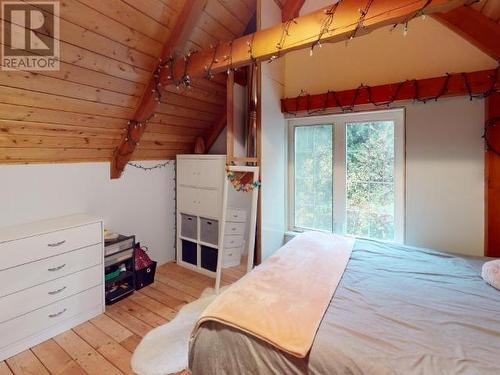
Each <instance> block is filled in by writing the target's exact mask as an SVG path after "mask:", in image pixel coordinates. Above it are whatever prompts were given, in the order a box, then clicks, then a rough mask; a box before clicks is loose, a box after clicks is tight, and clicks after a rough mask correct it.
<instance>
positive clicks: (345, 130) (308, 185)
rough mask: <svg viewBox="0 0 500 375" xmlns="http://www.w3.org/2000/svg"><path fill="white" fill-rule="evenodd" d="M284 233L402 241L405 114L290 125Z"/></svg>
mask: <svg viewBox="0 0 500 375" xmlns="http://www.w3.org/2000/svg"><path fill="white" fill-rule="evenodd" d="M289 135H290V142H289V165H290V168H289V187H290V190H289V198H290V199H289V227H290V229H292V230H307V229H316V230H326V231H334V232H337V233H343V234H348V235H354V236H358V237H366V238H373V239H379V240H386V241H396V242H403V240H404V196H405V192H404V112H403V110H390V111H377V112H366V113H351V114H340V115H331V116H322V117H308V118H304V119H293V120H290V121H289Z"/></svg>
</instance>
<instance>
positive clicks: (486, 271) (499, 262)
mask: <svg viewBox="0 0 500 375" xmlns="http://www.w3.org/2000/svg"><path fill="white" fill-rule="evenodd" d="M481 276H482V277H483V279H484V281H486V282H487V283H488V284H490V285H491V286H492V287H494V288H496V289H498V290H500V259H496V260H490V261H489V262H486V263H484V264H483V269H482V272H481Z"/></svg>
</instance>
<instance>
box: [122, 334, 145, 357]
mask: <svg viewBox="0 0 500 375" xmlns="http://www.w3.org/2000/svg"><path fill="white" fill-rule="evenodd" d="M141 340H142V337H140V336H137V335H135V334H134V335H132V336H130V337H129V338H127V339H125V340H123V341H122V342H121V343H120V345H121V346H123V347H124V348H125V349H127V350H128V351H130V352H132V353H133V352H134V350H135V348H137V345H139V343H140V342H141Z"/></svg>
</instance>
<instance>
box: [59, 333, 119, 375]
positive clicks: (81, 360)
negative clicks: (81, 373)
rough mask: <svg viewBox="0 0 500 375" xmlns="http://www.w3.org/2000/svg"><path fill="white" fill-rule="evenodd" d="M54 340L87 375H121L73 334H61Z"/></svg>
mask: <svg viewBox="0 0 500 375" xmlns="http://www.w3.org/2000/svg"><path fill="white" fill-rule="evenodd" d="M54 340H55V341H56V342H57V343H58V344H59V346H61V348H63V349H64V350H65V351H66V352H67V353H68V354H69V355H70V356H71V358H73V359H74V360H75V361H76V363H78V364H79V365H80V366H81V367H82V368H83V369H84V370H85V372H87V373H88V374H106V375H122V372H121V371H120V370H118V369H117V368H116V367H115V366H113V365H112V364H111V363H110V362H108V361H107V360H106V359H105V358H104V357H103V356H102V355H101V354H99V353H98V352H97V351H96V350H95V349H94V348H92V347H91V346H90V345H89V344H87V342H85V341H84V340H83V339H82V338H80V337H79V336H78V335H77V334H76V333H75V332H73V331H67V332H64V333H61V334H60V335H58V336H56V337H55V338H54Z"/></svg>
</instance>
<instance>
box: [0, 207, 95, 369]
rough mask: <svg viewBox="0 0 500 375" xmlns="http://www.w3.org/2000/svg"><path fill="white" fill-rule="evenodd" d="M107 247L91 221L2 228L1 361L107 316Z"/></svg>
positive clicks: (71, 219) (84, 217)
mask: <svg viewBox="0 0 500 375" xmlns="http://www.w3.org/2000/svg"><path fill="white" fill-rule="evenodd" d="M103 245H104V244H103V225H102V221H101V219H97V218H93V217H90V216H87V215H73V216H67V217H62V218H59V219H53V220H45V221H40V222H36V223H30V224H25V225H19V226H15V227H10V228H0V259H1V261H0V361H2V360H4V359H6V358H8V357H11V356H13V355H15V354H17V353H19V352H21V351H23V350H26V349H27V348H29V347H32V346H34V345H36V344H38V343H40V342H42V341H45V340H47V339H49V338H51V337H53V336H55V335H57V334H59V333H61V332H63V331H66V330H68V329H70V328H72V327H74V326H76V325H78V324H80V323H83V322H85V321H87V320H89V319H90V318H92V317H94V316H96V315H98V314H100V313H102V312H104V269H103V259H104V253H103V249H104V246H103Z"/></svg>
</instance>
